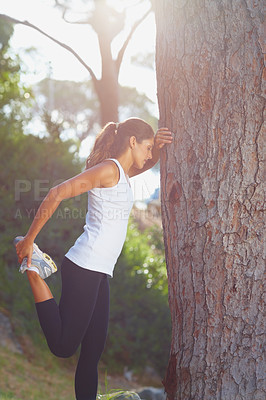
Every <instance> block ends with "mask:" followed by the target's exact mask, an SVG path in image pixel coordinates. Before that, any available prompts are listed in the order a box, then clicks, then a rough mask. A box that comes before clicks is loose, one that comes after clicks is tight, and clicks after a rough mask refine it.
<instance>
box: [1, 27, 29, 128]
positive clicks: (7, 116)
mask: <svg viewBox="0 0 266 400" xmlns="http://www.w3.org/2000/svg"><path fill="white" fill-rule="evenodd" d="M12 33H13V27H12V25H10V24H8V23H6V22H4V23H1V24H0V127H1V129H3V128H4V127H5V131H6V133H10V131H11V129H12V130H17V129H20V127H21V126H22V125H23V123H24V122H25V120H26V108H25V107H24V104H25V102H26V98H28V97H30V93H29V92H28V91H27V90H26V88H25V87H23V85H22V84H21V83H20V60H19V59H18V57H16V56H14V55H12V56H11V55H10V52H9V40H10V37H11V36H12Z"/></svg>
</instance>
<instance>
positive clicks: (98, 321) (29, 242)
mask: <svg viewBox="0 0 266 400" xmlns="http://www.w3.org/2000/svg"><path fill="white" fill-rule="evenodd" d="M171 142H172V136H171V132H169V131H168V129H166V128H161V129H159V130H158V132H157V134H156V136H155V138H154V133H153V130H152V128H151V127H150V125H148V124H147V123H146V122H144V121H143V120H141V119H138V118H130V119H127V120H126V121H124V122H121V123H117V124H115V123H113V122H111V123H109V124H107V125H106V126H105V127H104V128H103V130H102V131H101V133H100V134H99V136H98V137H97V138H96V141H95V145H94V147H93V150H92V152H91V154H90V155H89V157H88V159H87V163H86V170H85V171H84V172H82V173H81V174H79V175H77V176H75V177H74V178H72V179H69V180H67V181H65V182H63V183H62V184H60V185H58V186H56V187H54V188H52V189H51V190H50V191H49V193H48V195H47V196H46V197H45V199H44V200H43V202H42V203H41V205H40V207H39V209H38V212H37V213H36V216H35V218H34V220H33V222H32V224H31V226H30V228H29V231H28V233H27V234H26V236H25V237H24V238H23V237H18V238H16V239H15V244H16V251H17V255H18V260H19V262H20V263H21V267H20V271H21V272H24V271H25V270H26V272H27V276H28V279H29V282H30V285H31V288H32V292H33V296H34V300H35V304H36V310H37V314H38V318H39V321H40V325H41V327H42V330H43V332H44V335H45V337H46V340H47V344H48V346H49V348H50V350H51V352H52V353H53V354H55V355H56V356H58V357H69V356H71V355H73V354H74V352H75V351H76V350H77V348H78V346H79V345H80V344H81V350H80V356H79V361H78V365H77V369H76V374H75V392H76V399H77V400H95V398H96V394H97V385H98V373H97V365H98V361H99V359H100V356H101V354H102V351H103V348H104V344H105V339H106V335H107V326H108V315H109V284H108V279H107V277H108V276H111V277H112V275H113V269H114V265H115V263H116V261H117V258H118V256H119V254H120V252H121V249H122V246H123V243H124V240H125V237H126V230H127V222H128V217H129V213H130V210H131V207H132V202H133V196H132V191H131V187H130V183H129V180H128V177H132V176H135V175H137V174H139V173H141V172H143V171H145V170H147V169H149V168H151V167H152V166H153V165H154V164H155V163H156V162H157V161H158V159H159V149H160V148H161V147H163V146H164V145H165V144H167V143H171ZM84 192H88V212H87V215H86V224H85V226H84V232H83V233H82V235H81V236H80V237H79V238H78V239H77V240H76V242H75V244H74V246H73V247H71V248H70V250H69V251H68V252H67V254H66V255H65V258H64V260H63V263H62V266H61V277H62V293H61V298H60V302H59V306H58V305H57V304H56V302H55V300H54V298H53V295H52V293H51V291H50V289H49V287H48V286H47V285H46V283H45V282H44V280H43V279H42V278H46V277H47V276H49V275H50V274H51V273H53V272H55V271H56V266H55V264H54V263H53V261H52V260H51V259H50V257H49V256H47V255H46V254H44V253H42V252H41V251H40V250H39V249H38V247H37V245H36V244H35V243H34V240H35V238H36V236H37V234H38V233H39V232H40V230H41V229H42V227H43V226H44V224H45V223H46V222H47V220H48V219H49V218H50V217H51V215H52V214H53V213H54V211H55V210H56V208H57V207H58V205H59V204H60V202H61V201H62V200H64V199H68V198H70V197H73V196H78V195H80V194H81V193H84Z"/></svg>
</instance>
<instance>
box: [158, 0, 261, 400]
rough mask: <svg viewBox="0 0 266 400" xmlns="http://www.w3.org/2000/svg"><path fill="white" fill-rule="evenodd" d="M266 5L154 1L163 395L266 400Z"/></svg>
mask: <svg viewBox="0 0 266 400" xmlns="http://www.w3.org/2000/svg"><path fill="white" fill-rule="evenodd" d="M262 8H263V0H261V1H259V0H234V1H230V0H186V1H185V0H163V1H161V0H156V1H155V9H156V10H155V12H156V23H157V51H156V61H157V80H158V101H159V110H160V126H167V127H169V129H171V131H172V132H173V134H174V142H173V144H172V145H169V146H168V147H167V148H166V149H163V151H162V157H161V192H162V217H163V226H164V238H165V248H166V259H167V270H168V278H169V304H170V309H171V316H172V345H171V354H170V359H169V365H168V369H167V372H166V376H165V379H164V385H165V389H166V392H167V395H168V399H170V400H172V399H187V400H188V399H199V400H202V399H208V400H213V399H222V400H240V399H245V400H248V399H250V400H251V399H252V400H259V399H260V400H262V399H265V398H266V388H265V372H264V373H263V370H264V371H265V363H264V359H263V358H264V352H263V339H265V337H264V336H263V333H264V332H265V326H264V325H263V307H264V303H263V273H264V265H265V264H264V258H263V257H264V254H263V251H264V246H263V219H262V214H263V201H264V198H263V188H262V182H263V157H264V154H263V137H262V133H263V111H264V98H263V95H262V84H263V51H262V45H263V37H262V34H263V30H262V29H263V25H262V22H263V21H262V16H263V13H262V11H263V10H262ZM264 132H265V126H264ZM263 379H264V380H263Z"/></svg>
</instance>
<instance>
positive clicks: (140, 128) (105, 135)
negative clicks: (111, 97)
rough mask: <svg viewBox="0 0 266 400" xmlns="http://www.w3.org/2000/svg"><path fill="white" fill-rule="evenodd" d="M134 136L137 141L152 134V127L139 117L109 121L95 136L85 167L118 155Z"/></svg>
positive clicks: (148, 137)
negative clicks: (121, 120) (122, 120)
mask: <svg viewBox="0 0 266 400" xmlns="http://www.w3.org/2000/svg"><path fill="white" fill-rule="evenodd" d="M131 136H135V138H136V140H137V142H138V143H141V142H142V141H143V140H145V139H150V138H152V137H153V136H154V132H153V129H152V127H151V126H150V125H149V124H148V123H147V122H145V121H143V120H142V119H140V118H129V119H126V120H125V121H124V122H120V123H115V122H109V123H108V124H106V125H105V127H104V128H103V129H102V131H101V132H100V133H99V135H98V136H97V137H96V140H95V143H94V146H93V149H92V151H91V153H90V155H89V157H88V158H87V161H86V169H88V168H91V167H93V166H94V165H96V164H99V163H100V162H102V161H103V160H106V159H107V158H116V157H119V156H120V155H121V154H122V153H123V152H124V151H125V150H126V148H127V146H128V145H129V138H130V137H131Z"/></svg>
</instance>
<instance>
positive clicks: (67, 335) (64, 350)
mask: <svg viewBox="0 0 266 400" xmlns="http://www.w3.org/2000/svg"><path fill="white" fill-rule="evenodd" d="M61 276H62V294H61V299H60V303H59V306H58V305H57V304H56V302H55V300H54V299H50V300H46V301H44V302H41V303H36V309H37V313H38V317H39V321H40V325H41V327H42V330H43V332H44V335H45V337H46V340H47V344H48V346H49V348H50V350H51V352H52V353H53V354H55V355H56V356H58V357H70V356H71V355H73V354H74V353H75V351H76V350H77V348H78V346H79V345H80V344H81V350H80V356H79V361H78V365H77V369H76V375H75V392H76V399H77V400H95V398H96V394H97V386H98V372H97V366H98V361H99V359H100V357H101V354H102V351H103V349H104V345H105V340H106V336H107V327H108V318H109V281H108V278H107V275H106V274H103V273H101V272H94V271H89V270H87V269H84V268H81V267H79V266H77V265H76V264H74V263H72V262H71V261H70V260H69V259H67V258H66V257H65V258H64V260H63V263H62V267H61Z"/></svg>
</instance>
